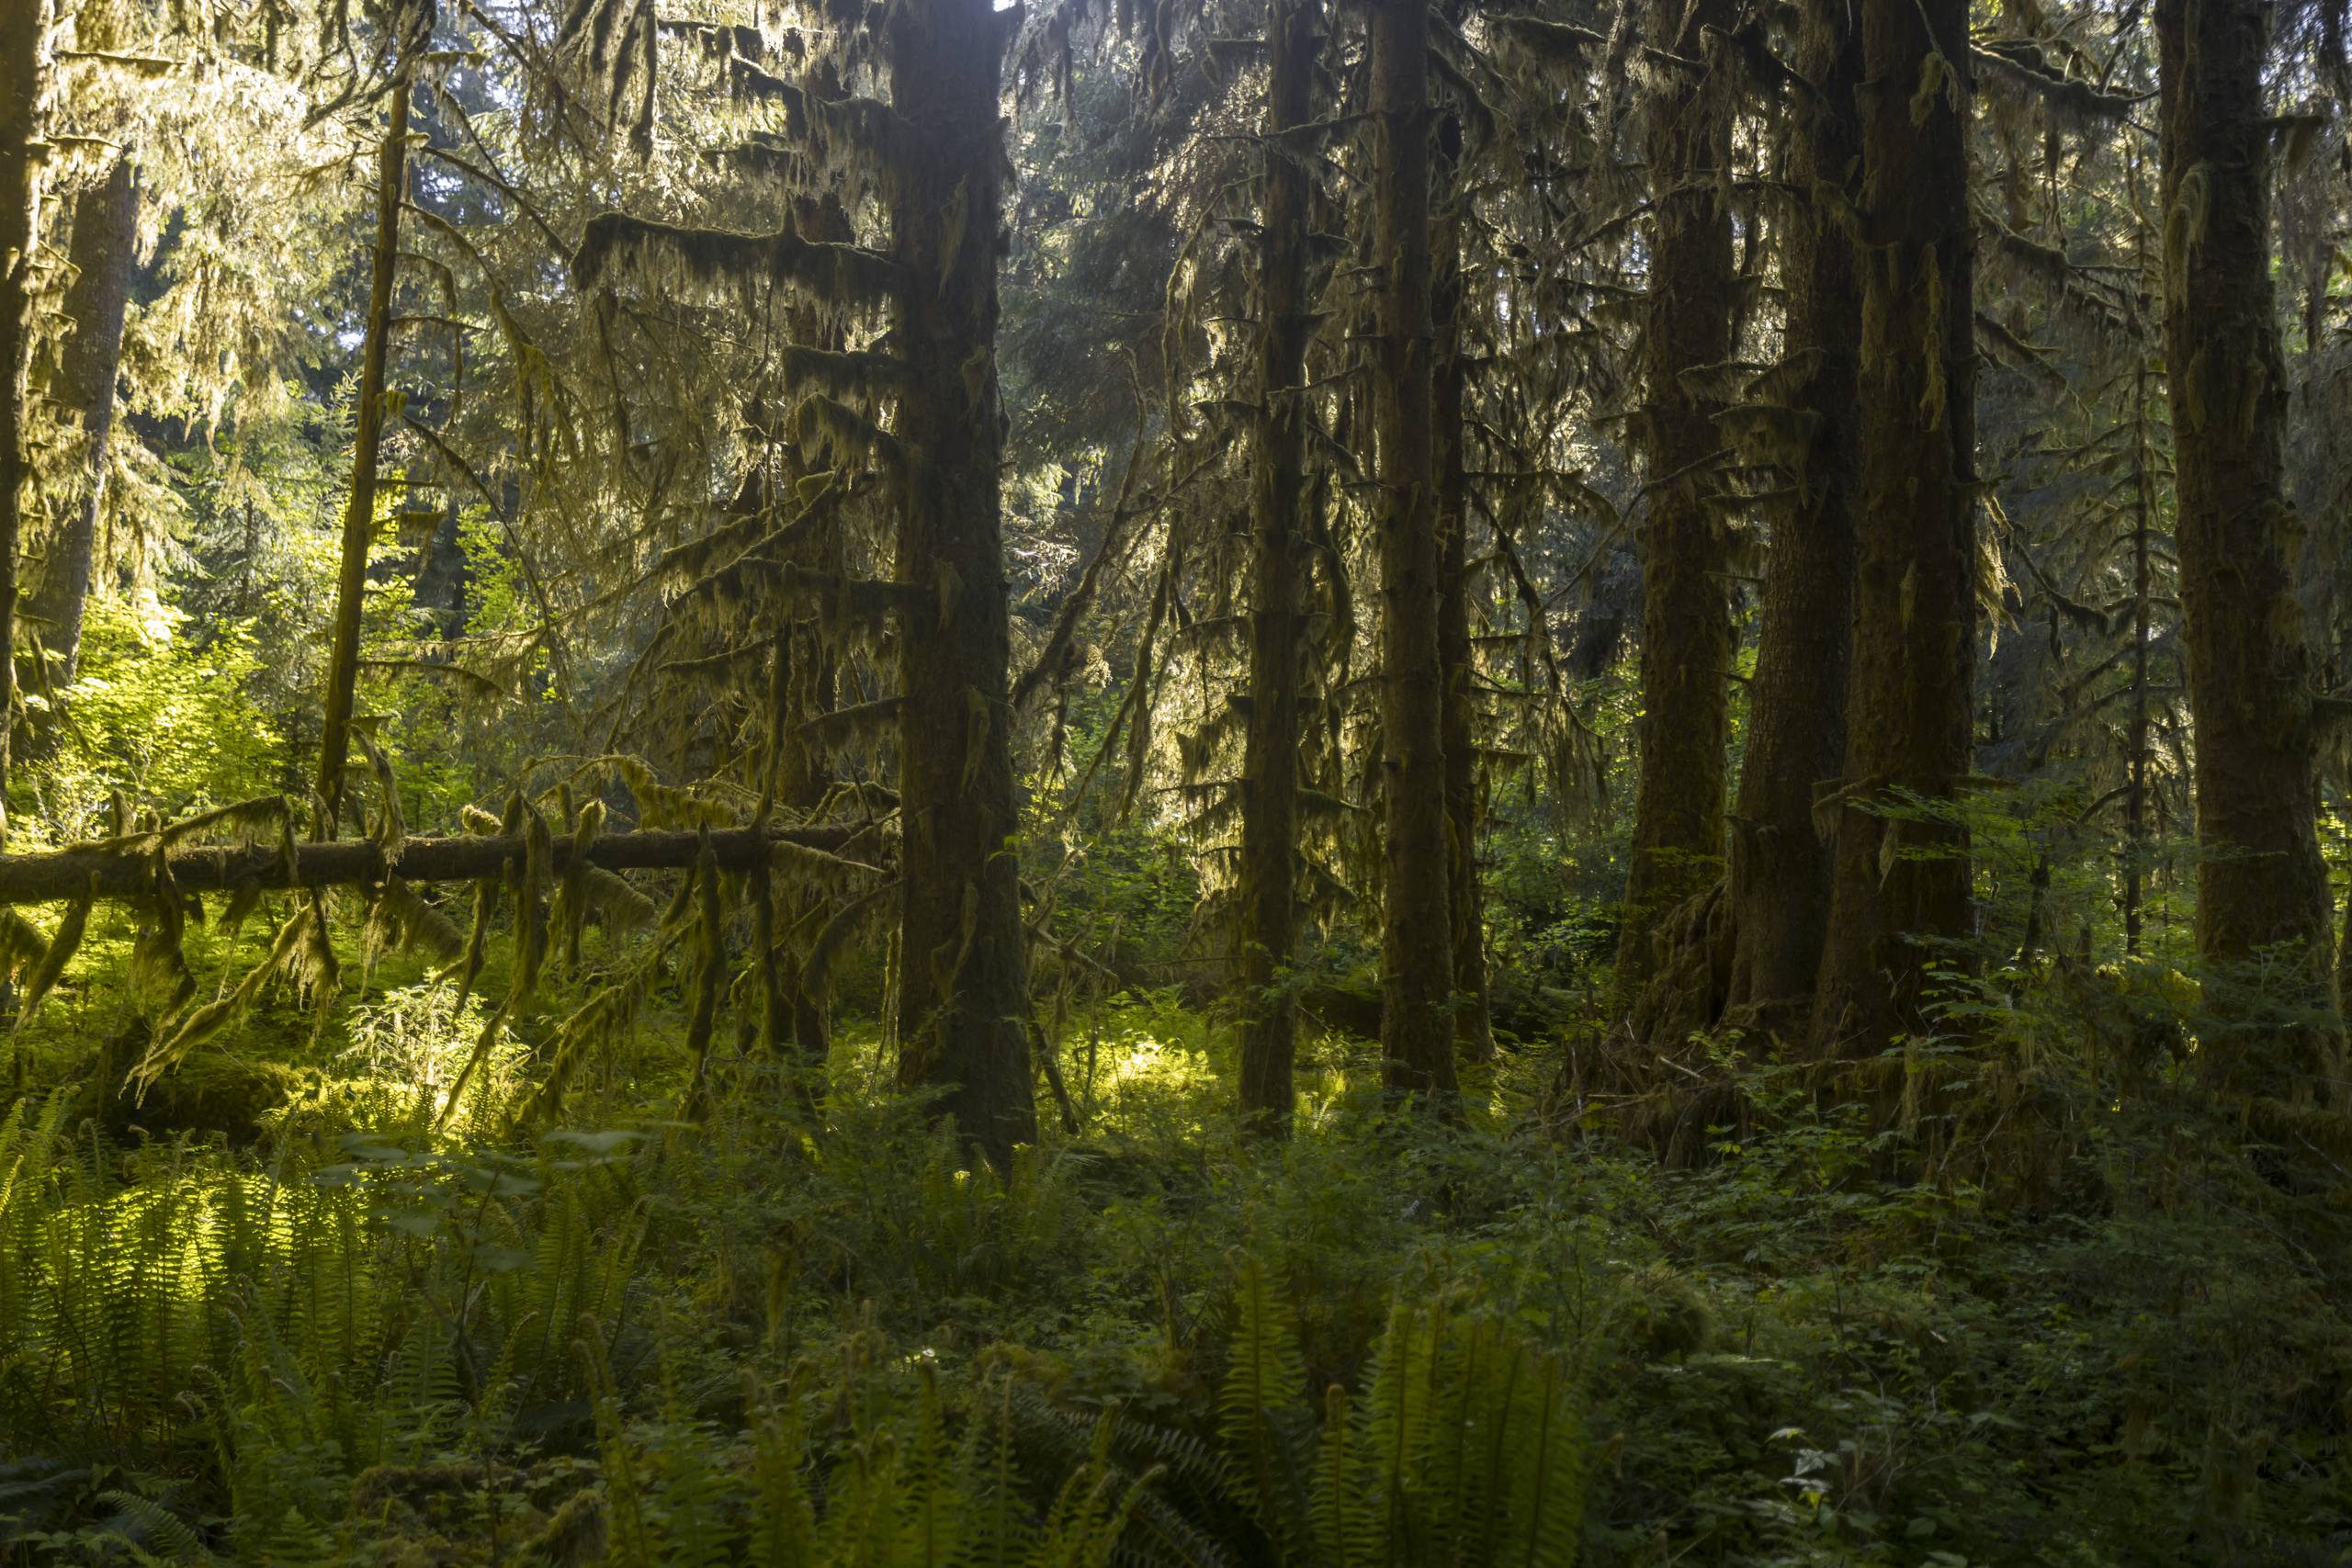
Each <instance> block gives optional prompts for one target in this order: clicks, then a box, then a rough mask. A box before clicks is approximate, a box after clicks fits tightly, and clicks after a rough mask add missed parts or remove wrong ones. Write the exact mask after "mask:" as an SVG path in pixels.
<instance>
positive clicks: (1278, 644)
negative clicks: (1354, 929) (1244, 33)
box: [1235, 0, 1322, 1131]
mask: <svg viewBox="0 0 2352 1568" xmlns="http://www.w3.org/2000/svg"><path fill="white" fill-rule="evenodd" d="M1321 25H1322V17H1321V6H1320V5H1319V4H1318V3H1317V0H1272V4H1271V5H1270V6H1269V7H1268V17H1267V22H1266V36H1267V44H1268V47H1269V49H1270V51H1271V56H1272V58H1271V63H1270V65H1269V73H1268V85H1267V96H1266V123H1265V134H1264V140H1265V146H1264V151H1263V157H1264V160H1265V191H1264V195H1263V197H1262V206H1261V222H1262V225H1263V228H1264V239H1263V249H1262V251H1261V261H1260V275H1259V285H1258V398H1257V402H1258V416H1257V423H1258V429H1257V442H1256V446H1255V450H1254V452H1253V453H1252V465H1251V473H1250V502H1251V506H1252V508H1253V510H1254V511H1255V513H1256V516H1255V517H1254V518H1253V519H1252V524H1253V532H1252V536H1251V539H1250V715H1249V729H1248V734H1247V739H1246V740H1245V742H1244V745H1245V750H1244V752H1243V758H1242V770H1241V771H1242V786H1241V789H1242V793H1241V911H1240V913H1241V919H1240V926H1239V933H1238V934H1239V938H1240V941H1239V944H1238V945H1239V951H1238V954H1237V957H1236V964H1235V970H1236V977H1237V979H1238V982H1239V984H1240V987H1241V1002H1242V1008H1243V1024H1242V1034H1241V1110H1242V1113H1243V1114H1244V1115H1245V1116H1250V1117H1252V1118H1254V1119H1256V1120H1257V1122H1259V1123H1260V1124H1261V1125H1263V1126H1264V1127H1266V1128H1267V1129H1269V1130H1276V1131H1278V1130H1281V1129H1283V1128H1287V1127H1288V1125H1289V1123H1290V1113H1291V1104H1292V1100H1293V1093H1294V1091H1293V1087H1292V1067H1293V1063H1294V1060H1295V1056H1296V1055H1297V1047H1298V998H1297V996H1296V993H1295V991H1294V989H1293V988H1292V987H1291V985H1290V984H1289V980H1288V976H1287V974H1286V971H1287V970H1288V969H1289V967H1290V964H1291V962H1292V959H1293V957H1294V956H1295V950H1296V945H1297V933H1298V856H1299V845H1298V789H1299V768H1298V746H1299V734H1300V728H1301V727H1300V723H1299V668H1298V661H1299V632H1300V628H1301V626H1302V624H1303V619H1302V617H1301V615H1300V614H1299V595H1300V577H1301V568H1302V566H1303V565H1304V563H1305V558H1306V529H1305V526H1304V524H1303V521H1302V518H1301V515H1300V513H1301V509H1302V508H1303V506H1304V505H1305V502H1306V418H1307V411H1306V392H1305V390H1304V383H1305V381H1306V339H1307V334H1308V333H1309V331H1310V330H1311V322H1312V318H1311V316H1310V314H1309V309H1308V307H1309V301H1308V299H1307V293H1306V251H1307V237H1308V221H1307V220H1308V209H1307V204H1308V198H1309V197H1310V196H1311V194H1312V190H1311V186H1310V185H1309V182H1308V179H1307V175H1306V169H1305V168H1303V167H1301V166H1300V164H1298V162H1297V161H1296V160H1295V159H1294V158H1291V157H1289V156H1287V155H1286V154H1284V153H1283V152H1281V151H1280V150H1278V149H1277V148H1276V147H1275V146H1274V144H1273V141H1274V138H1276V137H1278V136H1280V135H1281V134H1282V133H1283V132H1284V131H1286V130H1290V129H1291V128H1293V127H1295V126H1300V125H1304V124H1306V122H1307V120H1308V119H1309V118H1312V116H1313V112H1314V90H1315V55H1316V50H1317V45H1318V42H1319V40H1320V28H1321Z"/></svg>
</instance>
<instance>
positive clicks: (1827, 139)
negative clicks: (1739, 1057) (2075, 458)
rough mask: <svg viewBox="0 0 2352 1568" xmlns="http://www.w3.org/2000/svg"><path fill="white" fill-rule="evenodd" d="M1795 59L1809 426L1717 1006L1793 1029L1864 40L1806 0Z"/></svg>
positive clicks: (1849, 524)
mask: <svg viewBox="0 0 2352 1568" xmlns="http://www.w3.org/2000/svg"><path fill="white" fill-rule="evenodd" d="M1806 18H1807V19H1806V24H1805V28H1804V37H1803V39H1802V40H1801V43H1800V52H1799V57H1798V58H1799V65H1798V69H1799V70H1800V71H1801V72H1802V73H1804V76H1805V77H1806V78H1807V79H1808V80H1809V81H1811V82H1813V83H1814V84H1815V85H1816V86H1817V87H1818V88H1819V93H1818V95H1817V96H1815V97H1813V98H1811V99H1807V98H1804V97H1799V98H1795V99H1792V102H1791V106H1790V107H1791V112H1792V114H1794V115H1795V116H1796V117H1797V120H1798V130H1797V134H1796V137H1795V156H1794V158H1793V159H1792V165H1793V166H1792V171H1791V177H1792V179H1793V180H1794V181H1795V182H1796V184H1797V185H1798V186H1799V187H1800V188H1803V189H1808V190H1813V189H1819V190H1820V191H1821V197H1820V198H1819V199H1817V200H1815V202H1813V203H1812V204H1811V206H1810V207H1809V208H1808V209H1807V210H1806V211H1805V212H1804V214H1803V215H1802V216H1801V217H1800V218H1799V220H1798V221H1796V222H1794V223H1792V224H1790V225H1788V226H1787V227H1786V228H1785V229H1784V230H1783V231H1782V241H1781V243H1782V245H1783V247H1784V261H1783V276H1785V277H1786V279H1787V284H1788V291H1789V299H1788V324H1787V332H1786V347H1785V349H1784V351H1783V352H1784V354H1785V355H1786V356H1787V358H1788V359H1789V360H1790V361H1791V362H1792V363H1793V362H1803V361H1810V362H1811V364H1812V369H1811V372H1810V374H1809V375H1808V376H1807V377H1806V378H1805V379H1804V381H1803V383H1802V384H1801V385H1799V386H1797V387H1796V388H1794V389H1792V394H1791V402H1792V406H1793V407H1794V408H1795V409H1796V410H1797V411H1798V412H1799V413H1800V415H1801V416H1804V417H1810V418H1811V419H1812V421H1813V422H1814V423H1813V434H1812V438H1811V441H1810V444H1809V446H1807V448H1806V450H1805V453H1804V467H1803V470H1802V472H1801V473H1800V474H1799V475H1798V476H1797V477H1798V480H1799V484H1798V495H1797V497H1796V499H1795V501H1794V502H1793V503H1792V505H1791V506H1790V507H1789V509H1788V511H1787V512H1786V513H1783V514H1782V515H1781V517H1780V519H1779V520H1778V522H1777V524H1776V525H1775V526H1774V528H1773V531H1772V540H1771V547H1772V555H1771V561H1770V565H1769V566H1768V567H1767V568H1766V569H1765V574H1764V590H1763V595H1762V601H1763V602H1762V604H1761V606H1760V610H1759V621H1760V624H1759V626H1758V632H1757V642H1756V675H1755V679H1754V680H1753V682H1751V683H1750V684H1749V686H1748V727H1747V753H1746V756H1745V758H1744V759H1743V761H1742V763H1741V767H1740V774H1739V803H1738V808H1737V810H1736V813H1735V815H1734V817H1733V818H1732V827H1733V834H1732V840H1731V878H1730V893H1731V912H1730V913H1731V921H1732V931H1733V936H1732V953H1731V962H1730V966H1729V967H1730V977H1729V981H1728V995H1727V998H1726V1000H1727V1003H1728V1005H1729V1006H1732V1007H1738V1008H1745V1009H1748V1010H1754V1011H1756V1012H1758V1014H1759V1016H1772V1015H1775V1014H1779V1013H1782V1012H1786V1011H1788V1010H1793V1014H1792V1019H1791V1021H1793V1022H1795V1023H1797V1024H1798V1025H1799V1026H1800V1027H1801V1026H1802V1025H1803V1023H1804V1019H1805V1009H1807V1008H1808V1007H1809V1006H1810V1004H1811V1002H1812V998H1813V986H1814V980H1815V976H1816V975H1817V974H1818V972H1819V970H1820V967H1821V939H1822V931H1823V928H1824V926H1825V925H1826V922H1827V919H1828V917H1829V875H1830V866H1831V861H1832V856H1831V853H1830V851H1829V848H1828V846H1827V845H1826V843H1825V842H1824V841H1823V840H1822V837H1821V835H1820V834H1818V833H1816V832H1815V830H1814V825H1813V798H1814V790H1815V787H1816V786H1817V785H1818V784H1821V782H1822V781H1823V780H1826V779H1835V778H1836V777H1837V776H1838V772H1839V770H1840V767H1841V765H1842V764H1843V761H1844V759H1845V752H1846V688H1847V682H1848V676H1849V659H1850V656H1851V654H1852V651H1853V622H1854V541H1855V536H1856V518H1855V500H1856V498H1855V493H1854V482H1855V465H1856V451H1855V447H1856V443H1857V440H1858V437H1859V434H1860V430H1859V425H1860V411H1859V409H1858V408H1857V405H1856V402H1855V395H1854V388H1855V375H1856V371H1857V368H1858V352H1859V348H1860V321H1858V320H1857V319H1856V317H1855V313H1854V295H1855V276H1854V272H1855V266H1854V247H1853V244H1852V243H1851V241H1850V240H1849V238H1848V236H1847V234H1846V232H1845V231H1844V230H1843V229H1842V228H1840V227H1839V225H1838V221H1837V220H1836V217H1835V215H1834V214H1833V213H1832V212H1831V211H1830V209H1829V206H1828V201H1829V198H1830V196H1831V195H1832V193H1839V192H1844V191H1846V190H1847V189H1848V188H1849V178H1850V176H1849V170H1850V169H1851V168H1852V166H1853V164H1854V160H1855V158H1856V157H1857V155H1858V154H1859V153H1860V150H1861V135H1860V127H1859V126H1858V125H1857V124H1856V121H1855V108H1854V88H1855V85H1856V84H1857V83H1858V82H1859V81H1860V77H1861V63H1862V61H1861V37H1860V33H1858V32H1857V31H1856V30H1855V28H1853V26H1852V24H1851V22H1850V21H1849V18H1848V17H1847V16H1846V13H1845V10H1844V8H1843V7H1842V6H1827V5H1816V6H1811V7H1809V8H1808V9H1807V13H1806Z"/></svg>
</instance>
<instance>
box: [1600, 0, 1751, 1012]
mask: <svg viewBox="0 0 2352 1568" xmlns="http://www.w3.org/2000/svg"><path fill="white" fill-rule="evenodd" d="M1731 11H1732V6H1730V4H1729V3H1728V0H1663V3H1661V4H1659V5H1658V6H1657V7H1656V9H1655V10H1654V11H1653V12H1652V13H1651V19H1650V29H1651V30H1650V38H1649V41H1650V43H1651V44H1652V45H1653V46H1654V47H1655V48H1657V49H1658V50H1660V51H1664V52H1666V53H1668V54H1673V55H1680V56H1686V57H1687V56H1694V55H1696V54H1698V53H1699V52H1700V47H1701V44H1700V29H1701V28H1702V27H1716V28H1720V27H1724V26H1726V25H1728V23H1729V20H1730V17H1731ZM1657 82H1658V85H1657V89H1656V90H1655V91H1654V92H1653V93H1652V95H1651V97H1650V101H1649V103H1648V105H1647V107H1646V111H1645V118H1646V121H1647V137H1646V141H1647V143H1648V157H1649V168H1650V180H1651V185H1652V191H1651V212H1652V218H1651V221H1650V244H1649V267H1650V278H1649V299H1648V311H1647V316H1646V319H1645V323H1644V326H1643V333H1642V360H1643V375H1644V378H1645V382H1646V389H1645V397H1644V402H1643V408H1642V411H1641V414H1640V418H1639V419H1638V421H1637V422H1636V423H1635V425H1634V430H1635V434H1636V438H1637V442H1638V446H1639V449H1640V452H1641V456H1642V461H1643V466H1644V468H1645V469H1646V470H1647V473H1646V476H1645V477H1646V482H1647V485H1648V487H1649V488H1648V507H1649V511H1648V515H1647V516H1646V517H1645V518H1644V520H1643V522H1642V526H1641V531H1640V534H1639V536H1637V544H1638V547H1639V551H1640V556H1641V562H1642V653H1641V670H1642V717H1641V726H1640V737H1641V761H1640V773H1639V775H1638V777H1637V780H1636V783H1635V786H1634V836H1633V851H1632V864H1631V865H1630V866H1629V867H1628V870H1627V875H1626V881H1625V902H1624V914H1623V928H1622V931H1621V933H1620V936H1619V940H1618V946H1617V976H1616V1010H1617V1011H1618V1012H1619V1013H1620V1014H1621V1015H1622V1014H1623V1013H1626V1012H1628V1011H1630V1010H1632V1008H1633V1006H1634V1002H1635V1001H1636V1000H1637V999H1638V998H1640V996H1641V993H1642V988H1643V987H1644V986H1645V984H1646V983H1647V982H1648V980H1649V977H1650V976H1651V974H1652V973H1653V971H1654V970H1655V968H1656V966H1657V944H1656V942H1655V941H1654V938H1655V935H1656V932H1657V926H1658V922H1659V920H1660V918H1661V917H1662V916H1664V915H1665V913H1666V912H1667V911H1668V909H1670V908H1673V907H1674V906H1675V905H1677V904H1679V903H1681V902H1682V901H1683V900H1684V899H1685V898H1688V897H1691V895H1692V894H1694V893H1697V892H1699V891H1701V890H1702V889H1703V888H1705V887H1707V886H1709V885H1710V884H1712V883H1713V882H1714V881H1715V880H1716V879H1717V878H1718V877H1720V876H1721V875H1722V873H1723V853H1724V773H1725V769H1726V765H1727V753H1728V750H1729V742H1730V735H1731V731H1730V706H1729V700H1728V692H1727V689H1726V677H1727V676H1728V675H1729V673H1730V671H1731V666H1732V660H1733V656H1734V653H1735V651H1736V644H1735V642H1734V638H1733V632H1732V623H1731V586H1730V582H1729V580H1728V579H1727V577H1726V576H1725V575H1724V573H1725V562H1724V534H1723V528H1722V525H1721V524H1720V522H1719V521H1718V520H1717V518H1716V517H1715V516H1714V514H1713V512H1712V510H1711V508H1710V507H1709V505H1708V498H1709V496H1710V495H1711V494H1712V493H1713V489H1714V480H1713V475H1712V473H1710V472H1709V471H1708V469H1709V468H1710V465H1709V463H1708V461H1707V460H1708V458H1709V457H1711V456H1712V455H1713V453H1714V452H1715V451H1716V450H1717V449H1719V448H1720V447H1721V446H1722V444H1723V443H1722V437H1721V434H1720V432H1719V431H1718V430H1717V429H1716V426H1715V421H1714V415H1715V414H1716V413H1717V412H1719V411H1720V409H1721V408H1722V406H1723V405H1722V403H1721V402H1720V401H1719V400H1715V399H1713V398H1712V397H1710V396H1708V395H1707V394H1706V393H1704V392H1702V391H1701V390H1699V389H1696V388H1695V387H1692V386H1690V385H1686V384H1685V382H1684V380H1683V376H1684V373H1685V372H1688V371H1692V370H1697V369H1699V368H1701V367H1705V366H1714V365H1720V364H1722V363H1723V362H1724V360H1727V359H1729V358H1730V357H1731V351H1732V315H1731V299H1732V276H1733V275H1732V243H1731V241H1732V234H1731V213H1730V211H1729V209H1726V208H1725V206H1724V202H1723V199H1722V192H1721V187H1720V185H1719V176H1720V175H1721V173H1722V170H1723V169H1724V165H1725V164H1727V163H1728V162H1729V160H1730V156H1731V116H1730V113H1729V106H1728V105H1726V104H1725V103H1724V101H1723V98H1722V96H1721V94H1720V92H1714V93H1710V92H1708V91H1706V90H1705V86H1704V84H1703V83H1702V80H1701V79H1700V78H1699V77H1697V76H1694V75H1692V74H1691V73H1687V72H1683V71H1679V70H1674V69H1670V68H1662V69H1660V70H1659V71H1658V72H1657Z"/></svg>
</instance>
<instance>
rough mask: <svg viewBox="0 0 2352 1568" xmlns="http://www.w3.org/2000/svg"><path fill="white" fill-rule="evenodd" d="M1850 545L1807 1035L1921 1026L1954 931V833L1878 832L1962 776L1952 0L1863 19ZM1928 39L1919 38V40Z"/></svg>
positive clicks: (1896, 2) (1965, 245)
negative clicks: (1856, 406)
mask: <svg viewBox="0 0 2352 1568" xmlns="http://www.w3.org/2000/svg"><path fill="white" fill-rule="evenodd" d="M1861 23H1862V77H1861V80H1862V83H1863V84H1864V85H1863V88H1862V90H1861V92H1860V107H1861V111H1862V114H1861V133H1862V199H1861V208H1860V224H1861V234H1862V243H1861V247H1860V256H1861V275H1862V276H1861V289H1860V293H1861V315H1862V335H1861V376H1860V405H1861V407H1862V408H1864V409H1866V410H1868V411H1869V413H1868V416H1867V417H1866V419H1865V420H1864V422H1863V425H1862V433H1861V496H1860V501H1861V512H1862V514H1863V515H1865V516H1867V517H1868V518H1869V519H1870V525H1869V526H1867V527H1865V528H1863V529H1862V530H1861V533H1860V540H1859V541H1858V543H1859V548H1858V550H1857V558H1856V582H1855V606H1854V607H1855V619H1854V654H1853V677H1852V688H1851V691H1850V694H1849V706H1848V711H1847V732H1846V761H1845V769H1844V774H1845V783H1844V786H1843V790H1844V799H1843V806H1842V808H1841V809H1840V810H1839V813H1838V826H1837V832H1838V851H1837V862H1836V871H1835V873H1834V881H1833V886H1832V891H1831V895H1830V907H1829V921H1828V926H1827V928H1826V932H1825V935H1824V939H1823V950H1822V965H1821V978H1820V984H1819V987H1818V990H1817V992H1816V994H1815V1008H1814V1021H1813V1033H1814V1039H1815V1045H1816V1047H1817V1048H1818V1049H1820V1050H1822V1051H1824V1052H1825V1053H1854V1054H1864V1055H1867V1054H1870V1053H1872V1052H1875V1051H1877V1050H1879V1049H1880V1048H1881V1047H1883V1045H1884V1044H1885V1043H1887V1042H1888V1041H1889V1040H1890V1039H1891V1038H1892V1037H1893V1036H1894V1034H1895V1033H1897V1032H1902V1031H1905V1030H1912V1031H1917V1030H1920V1029H1922V1028H1925V1027H1926V1026H1927V1020H1926V1018H1925V1017H1924V1015H1923V1012H1922V1003H1923V1001H1924V1000H1925V999H1926V993H1927V989H1928V964H1929V962H1930V960H1931V958H1932V957H1933V954H1932V953H1931V951H1930V947H1929V945H1928V944H1930V943H1932V942H1934V941H1935V940H1936V939H1939V938H1950V937H1957V936H1960V935H1962V933H1963V932H1964V931H1966V930H1967V927H1968V915H1969V865H1968V838H1967V833H1966V830H1965V829H1962V828H1961V827H1959V826H1957V825H1955V824H1952V823H1950V822H1935V821H1921V820H1917V819H1914V818H1910V817H1901V818H1899V817H1896V816H1894V815H1890V814H1889V813H1890V811H1891V810H1892V809H1895V808H1898V807H1897V802H1898V801H1899V799H1900V796H1899V795H1897V794H1896V792H1898V791H1903V792H1908V793H1909V794H1910V795H1917V796H1919V797H1921V798H1923V799H1925V800H1928V801H1930V802H1945V803H1948V802H1950V801H1951V800H1952V799H1953V797H1954V795H1955V792H1956V790H1957V788H1958V786H1959V784H1960V781H1961V779H1962V777H1963V776H1964V775H1965V774H1966V773H1967V772H1968V769H1969V755H1970V742H1971V739H1972V738H1973V713H1972V709H1971V706H1970V703H1971V694H1972V688H1973V667H1974V661H1975V651H1976V625H1975V604H1976V599H1975V573H1976V545H1975V499H1974V481H1975V383H1976V373H1975V363H1976V361H1975V344H1974V315H1973V303H1972V299H1973V294H1972V290H1973V254H1972V253H1973V234H1972V231H1971V226H1970V219H1969V208H1968V147H1967V140H1966V139H1967V134H1968V113H1969V103H1970V89H1969V76H1968V5H1967V0H1863V5H1862V7H1861ZM1931 27H1932V28H1933V31H1932V32H1931V31H1930V30H1929V29H1930V28H1931Z"/></svg>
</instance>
